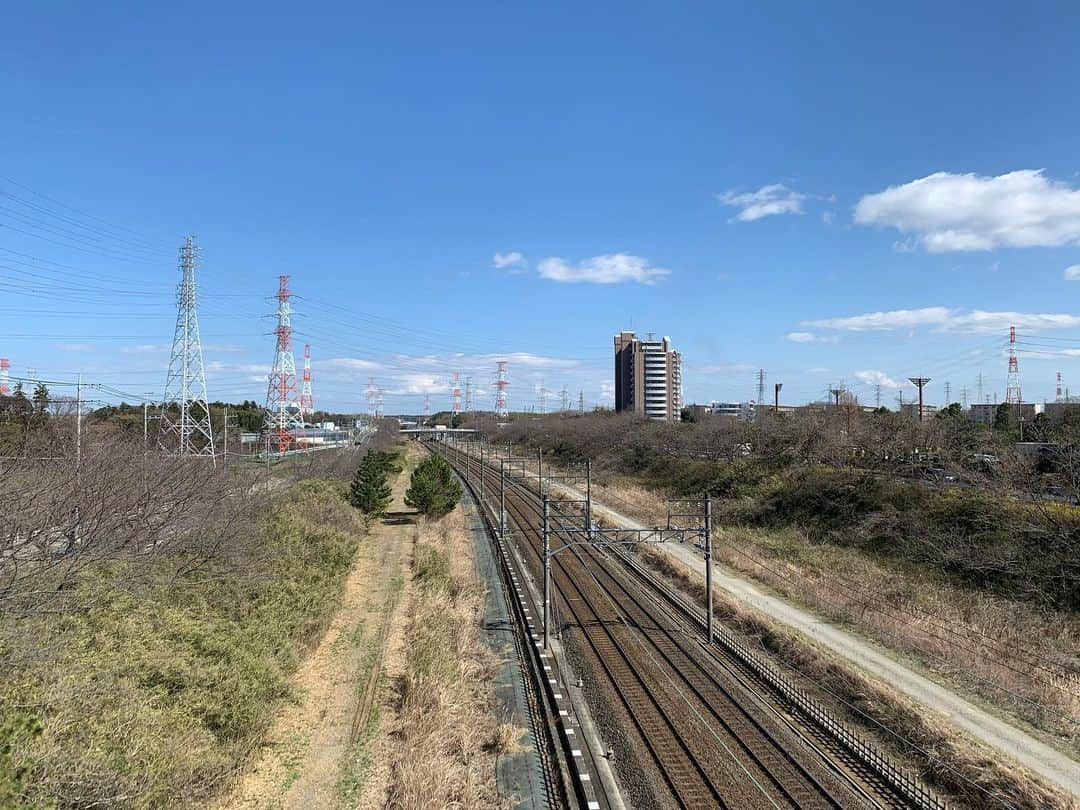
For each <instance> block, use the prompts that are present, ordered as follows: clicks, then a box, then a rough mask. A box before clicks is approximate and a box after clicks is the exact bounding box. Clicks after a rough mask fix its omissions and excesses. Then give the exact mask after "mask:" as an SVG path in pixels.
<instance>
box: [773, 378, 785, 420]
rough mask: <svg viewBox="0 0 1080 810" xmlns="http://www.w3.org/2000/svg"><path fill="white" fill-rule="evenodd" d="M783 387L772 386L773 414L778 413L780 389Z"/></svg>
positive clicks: (781, 385) (780, 384) (778, 385)
mask: <svg viewBox="0 0 1080 810" xmlns="http://www.w3.org/2000/svg"><path fill="white" fill-rule="evenodd" d="M783 387H784V384H783V383H774V384H773V414H779V413H780V389H781V388H783Z"/></svg>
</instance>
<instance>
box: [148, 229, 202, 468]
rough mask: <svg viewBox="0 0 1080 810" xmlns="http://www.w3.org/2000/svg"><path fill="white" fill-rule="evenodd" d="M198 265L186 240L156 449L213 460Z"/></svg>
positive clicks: (191, 242)
mask: <svg viewBox="0 0 1080 810" xmlns="http://www.w3.org/2000/svg"><path fill="white" fill-rule="evenodd" d="M198 263H199V248H198V247H196V245H195V237H194V236H188V237H187V238H186V239H185V240H184V244H183V245H182V246H181V247H180V262H179V266H180V284H179V285H178V286H177V288H176V331H175V333H174V335H173V347H172V357H171V358H170V359H169V373H168V375H167V376H166V377H165V397H164V399H163V400H162V402H161V431H160V433H159V434H158V445H159V446H160V447H161V449H162V450H165V451H166V452H169V453H174V454H176V455H180V456H208V457H210V458H211V459H214V458H215V456H214V431H213V429H212V428H211V426H210V406H209V405H208V404H207V401H206V373H205V371H204V369H203V356H202V342H201V341H200V339H199V315H198V311H197V308H196V295H195V268H196V267H197V266H198Z"/></svg>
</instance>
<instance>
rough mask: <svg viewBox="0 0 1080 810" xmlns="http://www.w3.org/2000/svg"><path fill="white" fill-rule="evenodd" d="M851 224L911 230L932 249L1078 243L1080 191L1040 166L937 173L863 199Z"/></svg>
mask: <svg viewBox="0 0 1080 810" xmlns="http://www.w3.org/2000/svg"><path fill="white" fill-rule="evenodd" d="M855 222H856V223H858V224H860V225H876V226H878V227H890V228H896V229H897V230H899V231H900V232H902V233H910V234H913V238H914V240H915V242H916V243H917V244H918V245H920V246H921V247H923V248H924V249H925V250H927V251H929V252H930V253H944V252H946V251H953V250H993V249H994V248H999V247H1054V246H1058V245H1065V244H1070V243H1075V242H1080V190H1078V189H1073V188H1071V187H1070V186H1068V185H1066V184H1064V183H1060V182H1057V181H1054V180H1049V179H1047V178H1046V177H1045V176H1044V175H1043V171H1042V169H1022V170H1020V171H1014V172H1008V173H1006V174H1002V175H998V176H997V177H984V176H981V175H977V174H952V173H950V172H937V173H935V174H931V175H929V176H927V177H922V178H920V179H918V180H912V181H911V182H910V183H905V184H904V185H900V186H890V187H889V188H887V189H885V190H884V191H881V192H878V193H876V194H868V195H867V196H865V197H863V198H862V199H861V200H859V202H858V204H857V205H856V206H855ZM898 244H901V245H909V244H910V243H908V242H903V243H898Z"/></svg>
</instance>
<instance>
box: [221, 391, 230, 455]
mask: <svg viewBox="0 0 1080 810" xmlns="http://www.w3.org/2000/svg"><path fill="white" fill-rule="evenodd" d="M221 463H222V464H223V465H224V467H225V468H226V469H228V468H229V406H228V405H226V406H225V436H224V439H223V441H222V444H221Z"/></svg>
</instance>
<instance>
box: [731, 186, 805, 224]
mask: <svg viewBox="0 0 1080 810" xmlns="http://www.w3.org/2000/svg"><path fill="white" fill-rule="evenodd" d="M716 199H718V200H719V201H720V202H721V203H723V204H724V205H730V206H733V207H735V208H739V209H741V210H740V211H739V213H738V214H736V215H735V219H734V220H733V221H736V222H753V221H754V220H756V219H762V218H763V217H771V216H776V215H777V214H801V213H803V209H802V201H803V200H805V199H806V195H805V194H799V193H798V192H797V191H792V190H791V189H790V188H788V187H787V186H785V185H784V184H783V183H772V184H770V185H767V186H762V187H761V188H759V189H758V190H757V191H746V192H742V193H737V192H736V191H735V190H734V189H731V190H728V191H725V192H723V193H722V194H717V195H716Z"/></svg>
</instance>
